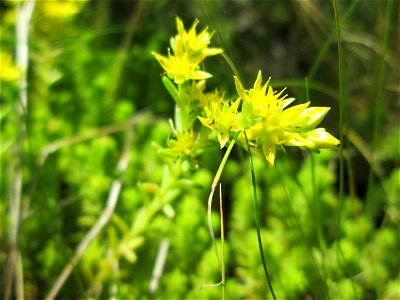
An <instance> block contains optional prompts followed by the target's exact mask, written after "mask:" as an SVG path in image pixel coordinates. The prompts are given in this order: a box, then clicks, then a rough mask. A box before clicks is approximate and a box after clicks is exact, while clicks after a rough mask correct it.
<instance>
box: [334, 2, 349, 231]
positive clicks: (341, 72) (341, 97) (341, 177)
mask: <svg viewBox="0 0 400 300" xmlns="http://www.w3.org/2000/svg"><path fill="white" fill-rule="evenodd" d="M333 11H334V14H335V24H336V34H337V49H338V60H339V66H338V67H339V107H340V111H339V138H340V165H339V208H338V210H339V211H338V216H337V224H336V226H337V229H336V234H337V238H338V237H339V234H340V222H341V214H342V202H343V194H344V155H343V147H344V145H343V143H344V140H343V131H344V113H345V106H346V104H345V94H344V90H345V82H344V79H345V78H344V68H343V56H342V38H341V34H340V21H339V11H338V8H337V3H336V0H333Z"/></svg>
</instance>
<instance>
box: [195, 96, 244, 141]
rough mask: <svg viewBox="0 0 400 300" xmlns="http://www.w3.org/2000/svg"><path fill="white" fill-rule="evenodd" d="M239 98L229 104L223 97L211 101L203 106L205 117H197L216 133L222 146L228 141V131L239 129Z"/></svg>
mask: <svg viewBox="0 0 400 300" xmlns="http://www.w3.org/2000/svg"><path fill="white" fill-rule="evenodd" d="M239 104H240V98H238V99H237V100H236V101H235V102H233V103H232V104H231V105H230V106H229V104H228V103H226V102H225V101H224V100H223V99H218V101H212V102H210V103H209V105H208V106H206V107H205V108H204V112H205V116H206V117H205V118H204V117H198V119H199V120H200V122H201V123H202V124H203V125H204V126H206V127H208V128H210V129H211V130H213V131H215V132H216V133H217V134H218V141H219V144H220V146H221V148H223V147H224V146H225V144H226V143H227V142H228V141H229V132H230V131H236V132H237V131H240V130H241V129H242V128H241V126H240V123H239V115H238V107H239Z"/></svg>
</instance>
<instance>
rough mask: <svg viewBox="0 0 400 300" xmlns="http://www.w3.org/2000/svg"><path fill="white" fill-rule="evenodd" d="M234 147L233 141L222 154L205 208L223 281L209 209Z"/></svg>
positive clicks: (223, 269)
mask: <svg viewBox="0 0 400 300" xmlns="http://www.w3.org/2000/svg"><path fill="white" fill-rule="evenodd" d="M234 145H235V140H232V141H231V142H230V144H229V146H228V149H227V150H226V152H225V154H224V157H223V158H222V161H221V163H220V165H219V167H218V170H217V173H216V174H215V176H214V180H213V182H212V185H211V191H210V195H209V196H208V206H207V218H208V229H209V231H210V237H211V240H212V243H213V246H214V251H215V256H216V257H217V260H218V263H219V266H220V269H221V276H222V278H223V279H224V276H225V275H224V273H225V266H224V262H223V261H222V262H221V259H220V257H219V254H218V248H217V244H216V242H215V235H214V230H213V226H212V219H211V207H212V198H213V196H214V192H215V188H216V187H217V185H218V182H219V180H220V178H221V175H222V171H223V170H224V167H225V164H226V162H227V161H228V157H229V154H230V153H231V151H232V148H233V146H234ZM222 226H223V225H221V230H222V228H223V227H222ZM221 234H222V233H221ZM221 284H222V281H221Z"/></svg>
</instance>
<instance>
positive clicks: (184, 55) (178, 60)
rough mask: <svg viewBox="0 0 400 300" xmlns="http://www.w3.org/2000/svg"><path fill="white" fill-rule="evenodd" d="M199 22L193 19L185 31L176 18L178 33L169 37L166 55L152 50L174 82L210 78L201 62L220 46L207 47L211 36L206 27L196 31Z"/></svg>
mask: <svg viewBox="0 0 400 300" xmlns="http://www.w3.org/2000/svg"><path fill="white" fill-rule="evenodd" d="M198 23H199V21H198V20H195V22H194V23H193V25H192V27H191V28H190V29H189V31H188V32H187V31H186V30H185V27H184V26H183V22H182V20H181V19H179V18H178V17H177V18H176V27H177V31H178V34H177V35H176V36H175V37H174V38H172V39H171V49H172V52H173V54H171V50H170V49H168V57H165V56H163V55H160V54H158V53H156V52H152V54H153V55H154V57H155V58H156V59H157V60H158V62H159V63H160V64H161V66H162V67H163V68H164V70H165V71H166V72H167V75H168V77H169V78H171V79H173V80H174V81H175V83H176V84H181V83H184V82H185V81H188V80H191V79H192V80H202V79H207V78H210V77H211V76H212V75H211V74H210V73H207V72H205V71H202V70H201V68H200V64H201V62H202V61H203V60H204V59H205V58H206V57H207V56H212V55H217V54H220V53H222V49H220V48H208V45H209V44H210V40H211V36H212V34H210V33H209V32H208V29H207V28H206V29H204V30H203V31H202V32H200V33H199V34H197V33H196V26H197V24H198Z"/></svg>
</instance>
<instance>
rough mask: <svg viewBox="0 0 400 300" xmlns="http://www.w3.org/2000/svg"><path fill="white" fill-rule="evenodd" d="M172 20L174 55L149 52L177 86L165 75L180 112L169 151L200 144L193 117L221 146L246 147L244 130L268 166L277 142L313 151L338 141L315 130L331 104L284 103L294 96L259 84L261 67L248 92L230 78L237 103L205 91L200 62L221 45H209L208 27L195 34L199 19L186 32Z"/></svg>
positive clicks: (218, 94)
mask: <svg viewBox="0 0 400 300" xmlns="http://www.w3.org/2000/svg"><path fill="white" fill-rule="evenodd" d="M176 24H177V30H178V34H177V35H176V36H175V37H174V38H172V39H171V48H172V51H173V55H172V54H171V51H170V50H169V51H168V58H167V57H164V56H162V55H160V54H157V53H155V52H153V55H154V56H155V58H156V59H157V60H158V62H159V63H160V64H161V66H162V67H163V68H164V69H165V71H166V72H167V75H168V77H169V78H170V79H173V80H174V82H175V84H177V85H178V86H179V88H178V89H176V88H175V86H174V84H173V83H172V82H170V81H169V79H167V78H165V77H164V79H163V82H164V84H165V86H166V88H167V90H168V91H169V92H170V93H171V95H172V96H173V98H174V100H175V102H176V105H177V109H176V112H177V113H178V116H175V119H176V120H177V121H178V122H176V123H178V124H176V125H175V126H176V127H177V129H178V130H177V132H176V134H175V136H176V139H175V140H172V141H169V143H168V144H169V145H170V148H171V149H172V151H174V152H176V151H181V152H182V153H185V154H190V153H191V150H190V149H188V147H191V146H194V145H198V144H199V143H198V142H197V141H199V140H200V137H199V135H200V133H198V134H195V130H194V124H193V123H194V121H195V119H196V117H197V119H198V120H199V121H200V122H201V124H202V125H204V126H205V127H207V128H209V129H211V130H212V132H213V134H214V136H216V137H217V138H218V142H219V144H220V147H221V148H223V147H224V146H225V145H226V144H227V142H228V141H229V140H234V139H235V140H238V141H239V142H241V143H242V145H244V146H246V145H247V143H246V141H245V135H244V133H246V136H247V138H248V142H249V145H250V146H251V148H253V149H261V150H262V152H263V154H264V156H265V158H266V160H267V161H268V163H269V164H270V165H271V166H273V165H274V161H275V156H276V147H277V146H278V147H281V148H282V149H283V146H297V147H300V148H308V149H312V150H316V149H322V148H329V147H332V146H335V145H338V144H339V140H337V139H336V138H335V137H333V136H332V135H331V134H329V133H328V132H326V131H325V129H324V128H316V127H317V125H318V124H319V123H320V122H321V121H322V119H323V118H324V117H325V115H326V114H327V113H328V111H329V109H330V108H329V107H309V105H310V102H306V103H303V104H299V105H295V106H292V107H288V106H289V105H290V104H291V103H292V102H293V101H294V100H295V99H294V98H287V95H282V94H283V90H282V91H280V92H276V91H274V90H273V89H272V87H271V86H270V85H269V80H268V81H267V82H266V83H265V84H262V74H261V71H259V72H258V75H257V78H256V81H255V83H254V85H253V88H252V89H250V90H246V89H244V87H243V85H242V83H241V82H240V80H239V79H238V78H237V77H234V80H235V86H236V90H237V93H238V98H237V99H236V100H235V101H228V100H225V99H224V98H223V96H221V94H220V93H219V92H218V91H214V92H211V93H205V92H204V90H205V79H207V78H209V77H211V74H209V73H207V72H205V71H202V70H201V69H200V63H201V62H203V60H204V59H205V58H206V57H207V56H212V55H216V54H220V53H222V49H220V48H208V45H209V44H210V39H211V34H209V33H208V31H207V29H204V30H203V31H202V32H201V33H199V34H196V26H197V24H198V21H197V20H196V21H195V22H194V23H193V25H192V27H191V28H190V30H189V31H188V32H186V31H185V28H184V26H183V23H182V21H181V20H180V19H179V18H177V19H176ZM190 81H191V83H190V84H186V83H187V82H190ZM179 113H180V114H179ZM245 148H246V147H245Z"/></svg>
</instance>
